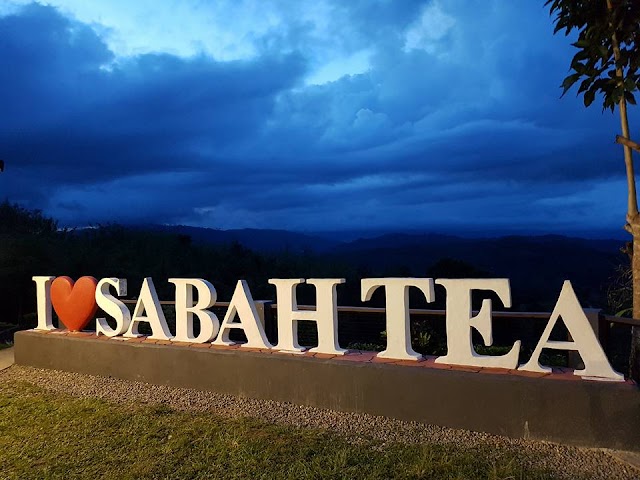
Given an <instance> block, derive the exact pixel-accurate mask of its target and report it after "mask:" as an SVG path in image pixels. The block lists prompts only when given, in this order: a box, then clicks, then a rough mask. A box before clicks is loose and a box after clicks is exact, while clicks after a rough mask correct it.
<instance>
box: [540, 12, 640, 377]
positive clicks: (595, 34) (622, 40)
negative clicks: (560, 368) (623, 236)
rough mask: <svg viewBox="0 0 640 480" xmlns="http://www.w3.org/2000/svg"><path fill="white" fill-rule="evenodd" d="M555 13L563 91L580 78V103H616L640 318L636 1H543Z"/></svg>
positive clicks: (636, 336) (637, 354)
mask: <svg viewBox="0 0 640 480" xmlns="http://www.w3.org/2000/svg"><path fill="white" fill-rule="evenodd" d="M545 5H547V6H549V8H550V13H551V14H555V15H556V16H555V19H554V22H555V31H554V33H557V32H559V31H564V32H565V34H566V35H569V34H570V33H571V32H573V31H576V32H578V40H577V41H576V42H575V43H573V46H574V47H576V48H577V49H578V52H577V53H576V54H575V55H574V57H573V59H572V60H571V70H572V71H573V73H571V74H570V75H569V76H567V77H566V78H565V79H564V82H563V83H562V88H563V89H564V92H563V95H564V93H566V92H567V91H568V90H569V89H570V88H571V87H572V86H573V85H575V84H576V83H577V82H579V81H580V84H579V87H578V94H583V97H584V104H585V106H587V107H588V106H589V105H591V104H592V103H593V102H594V100H595V97H596V95H597V94H601V95H602V99H603V103H602V106H603V110H604V109H610V110H611V111H613V110H614V109H615V107H616V106H617V107H618V110H619V113H620V123H621V128H622V137H621V138H622V140H621V141H620V143H622V144H623V146H624V160H625V167H626V172H627V187H628V188H627V190H628V192H627V193H628V202H627V218H626V219H627V223H626V225H625V229H626V230H627V231H628V232H629V233H630V234H631V235H632V237H633V251H632V259H631V264H632V273H633V317H634V318H640V214H639V213H638V200H637V196H636V182H635V174H634V165H633V156H632V148H631V145H633V142H629V140H631V136H630V134H629V121H628V117H627V104H632V105H635V104H636V99H635V97H634V92H635V91H636V90H638V89H639V88H640V82H639V78H640V77H639V74H638V70H639V68H640V2H639V1H638V0H548V1H547V2H546V3H545ZM629 372H630V375H631V376H632V378H634V379H635V380H640V328H638V327H634V328H633V331H632V344H631V355H630V359H629Z"/></svg>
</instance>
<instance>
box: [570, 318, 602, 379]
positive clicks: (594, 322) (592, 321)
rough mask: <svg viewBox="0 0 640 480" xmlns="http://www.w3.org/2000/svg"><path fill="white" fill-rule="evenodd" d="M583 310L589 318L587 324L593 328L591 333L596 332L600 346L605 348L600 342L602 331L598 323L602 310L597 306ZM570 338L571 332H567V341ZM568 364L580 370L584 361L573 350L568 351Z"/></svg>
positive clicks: (599, 322)
mask: <svg viewBox="0 0 640 480" xmlns="http://www.w3.org/2000/svg"><path fill="white" fill-rule="evenodd" d="M583 310H584V314H585V315H586V316H587V320H589V325H591V328H592V329H593V333H595V334H596V338H597V339H598V341H599V342H600V344H601V345H602V348H605V344H603V343H602V336H603V333H604V332H602V331H601V328H600V324H601V323H602V322H601V320H602V318H601V316H602V315H601V314H602V310H601V309H599V308H584V309H583ZM605 331H606V330H605ZM572 340H573V339H572V338H571V334H569V341H572ZM568 366H569V368H573V369H574V370H581V369H583V368H584V363H582V360H581V359H580V355H579V354H578V352H576V351H574V350H571V351H570V352H569V359H568Z"/></svg>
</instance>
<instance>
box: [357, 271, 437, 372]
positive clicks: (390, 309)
mask: <svg viewBox="0 0 640 480" xmlns="http://www.w3.org/2000/svg"><path fill="white" fill-rule="evenodd" d="M378 287H385V290H386V310H387V348H386V349H385V350H384V351H382V352H380V353H379V354H378V355H377V356H378V357H380V358H395V359H399V360H416V361H417V360H420V359H421V358H422V355H420V354H419V353H418V352H416V351H415V350H414V349H413V348H412V347H411V325H410V317H409V287H416V288H418V289H419V290H420V291H421V292H422V293H423V294H424V296H425V298H426V299H427V302H429V303H431V302H433V298H434V296H435V295H434V291H433V278H363V279H362V281H361V288H362V301H363V302H367V301H369V300H370V299H371V295H373V292H375V291H376V289H377V288H378Z"/></svg>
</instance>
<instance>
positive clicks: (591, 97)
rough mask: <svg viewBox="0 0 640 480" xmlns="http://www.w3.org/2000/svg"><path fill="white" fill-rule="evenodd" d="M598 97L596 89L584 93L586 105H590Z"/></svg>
mask: <svg viewBox="0 0 640 480" xmlns="http://www.w3.org/2000/svg"><path fill="white" fill-rule="evenodd" d="M595 98H596V91H595V90H594V89H590V90H587V91H586V92H585V94H584V106H585V107H588V106H590V105H591V104H592V103H593V101H594V100H595Z"/></svg>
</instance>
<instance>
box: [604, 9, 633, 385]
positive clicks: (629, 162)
mask: <svg viewBox="0 0 640 480" xmlns="http://www.w3.org/2000/svg"><path fill="white" fill-rule="evenodd" d="M606 1H607V9H608V10H609V12H610V13H611V12H612V11H613V2H612V0H606ZM612 26H613V25H612ZM611 46H612V47H613V56H614V58H615V61H616V78H617V79H618V82H619V83H620V84H621V85H622V84H623V82H624V72H623V70H622V67H621V66H620V65H619V64H618V62H619V61H620V44H619V43H618V38H617V36H616V32H615V30H614V31H613V33H612V36H611ZM618 106H619V108H620V126H621V127H622V136H623V137H624V138H626V139H628V140H631V136H630V134H629V117H628V116H627V101H626V100H625V98H624V95H623V96H622V97H621V98H620V102H619V103H618ZM624 164H625V168H626V171H627V224H626V226H625V228H626V229H627V231H629V233H631V235H632V236H633V257H632V258H631V273H632V276H633V318H640V215H638V198H637V195H636V176H635V172H634V169H633V150H631V147H630V146H629V145H628V144H626V145H624ZM629 376H630V377H631V378H632V379H634V380H635V381H636V382H639V383H640V328H638V327H631V353H630V355H629Z"/></svg>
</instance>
